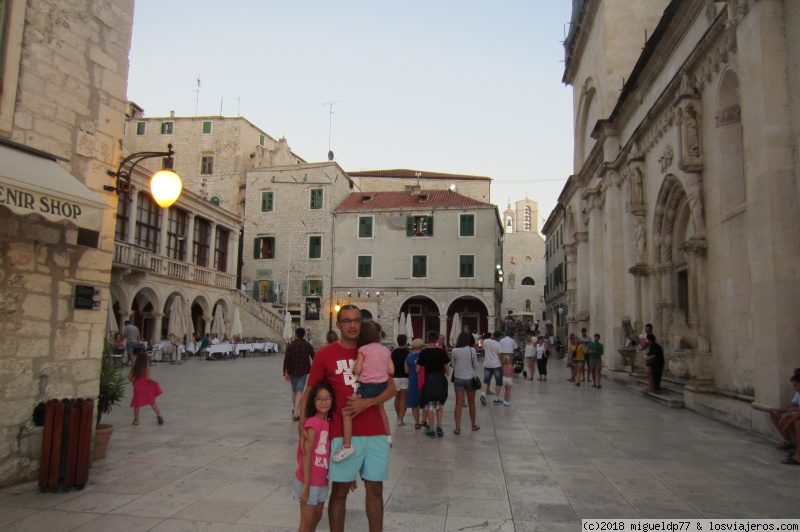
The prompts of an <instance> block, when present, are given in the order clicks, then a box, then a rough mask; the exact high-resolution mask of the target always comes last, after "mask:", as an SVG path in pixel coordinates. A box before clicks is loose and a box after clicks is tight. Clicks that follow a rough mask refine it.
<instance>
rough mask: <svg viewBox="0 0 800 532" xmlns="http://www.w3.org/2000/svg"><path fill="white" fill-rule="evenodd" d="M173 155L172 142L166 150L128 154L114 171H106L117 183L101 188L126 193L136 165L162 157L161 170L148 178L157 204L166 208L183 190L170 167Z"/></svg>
mask: <svg viewBox="0 0 800 532" xmlns="http://www.w3.org/2000/svg"><path fill="white" fill-rule="evenodd" d="M173 155H175V151H173V149H172V144H168V145H167V151H164V152H161V151H142V152H139V153H134V154H131V155H128V156H127V157H125V158H124V159H123V160H122V162H120V163H119V167H118V168H117V171H116V172H112V171H111V170H109V171H108V175H110V176H111V177H115V178H117V184H116V185H115V186H111V185H105V186H103V189H105V190H108V191H110V192H116V193H117V195H119V194H120V193H124V194H128V193H129V192H130V191H131V174H133V169H134V168H136V165H137V164H139V163H140V162H142V161H144V160H145V159H152V158H154V157H162V161H161V170H160V171H158V172H156V173H155V174H153V177H152V178H151V179H150V193H151V194H152V196H153V199H154V200H155V201H156V203H157V204H158V206H159V207H162V208H164V209H166V208H167V207H169V206H170V205H172V204H173V203H175V201H176V200H177V199H178V197H179V196H180V195H181V190H183V183H181V178H180V177H179V176H178V174H176V173H175V171H174V170H173V169H172V168H173V166H174V164H175V159H174V158H173ZM126 165H130V166H129V167H128V169H127V170H126V169H125V166H126ZM130 199H132V198H130Z"/></svg>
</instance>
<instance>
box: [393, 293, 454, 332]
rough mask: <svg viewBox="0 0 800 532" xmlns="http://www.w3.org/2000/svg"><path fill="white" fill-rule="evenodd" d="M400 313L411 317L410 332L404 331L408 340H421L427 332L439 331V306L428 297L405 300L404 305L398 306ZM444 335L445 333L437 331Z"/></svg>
mask: <svg viewBox="0 0 800 532" xmlns="http://www.w3.org/2000/svg"><path fill="white" fill-rule="evenodd" d="M400 312H404V313H405V315H406V316H409V315H410V316H411V326H412V329H413V330H412V331H408V330H406V336H408V337H409V338H422V339H423V340H424V339H425V337H426V335H427V334H428V332H429V331H439V329H440V322H439V315H440V311H439V306H438V305H437V304H436V302H435V301H433V300H432V299H431V298H429V297H425V296H416V297H412V298H410V299H407V300H406V302H405V303H403V304H402V305H401V306H400ZM439 332H440V333H441V334H445V331H439Z"/></svg>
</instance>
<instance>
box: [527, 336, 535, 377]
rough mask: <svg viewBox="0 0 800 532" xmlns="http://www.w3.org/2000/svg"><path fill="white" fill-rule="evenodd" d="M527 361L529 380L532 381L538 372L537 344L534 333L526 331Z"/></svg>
mask: <svg viewBox="0 0 800 532" xmlns="http://www.w3.org/2000/svg"><path fill="white" fill-rule="evenodd" d="M525 362H527V363H528V380H529V381H532V380H533V376H534V375H535V374H536V344H534V343H533V334H532V333H525Z"/></svg>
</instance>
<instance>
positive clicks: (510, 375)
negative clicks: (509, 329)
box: [503, 355, 514, 406]
mask: <svg viewBox="0 0 800 532" xmlns="http://www.w3.org/2000/svg"><path fill="white" fill-rule="evenodd" d="M513 385H514V364H513V363H512V362H511V357H510V356H508V355H503V387H505V389H506V392H505V395H504V396H503V406H508V405H509V404H510V403H511V387H512V386H513Z"/></svg>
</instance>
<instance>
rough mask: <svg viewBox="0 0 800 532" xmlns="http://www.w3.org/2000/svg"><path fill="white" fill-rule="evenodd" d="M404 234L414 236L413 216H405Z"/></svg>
mask: <svg viewBox="0 0 800 532" xmlns="http://www.w3.org/2000/svg"><path fill="white" fill-rule="evenodd" d="M406 236H414V217H413V216H406Z"/></svg>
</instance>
